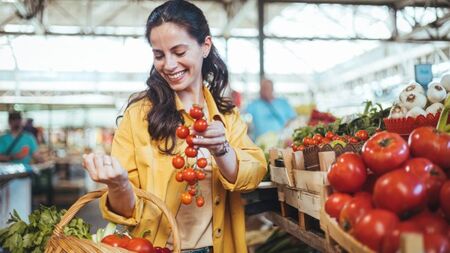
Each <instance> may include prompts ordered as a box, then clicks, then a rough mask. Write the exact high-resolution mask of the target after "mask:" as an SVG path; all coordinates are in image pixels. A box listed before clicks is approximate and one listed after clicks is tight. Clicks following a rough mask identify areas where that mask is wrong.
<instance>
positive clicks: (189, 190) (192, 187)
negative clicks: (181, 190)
mask: <svg viewBox="0 0 450 253" xmlns="http://www.w3.org/2000/svg"><path fill="white" fill-rule="evenodd" d="M188 192H189V194H191V195H192V196H195V195H197V188H196V187H195V186H194V185H191V186H189V189H188Z"/></svg>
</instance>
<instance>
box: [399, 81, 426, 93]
mask: <svg viewBox="0 0 450 253" xmlns="http://www.w3.org/2000/svg"><path fill="white" fill-rule="evenodd" d="M403 91H406V92H408V93H410V92H415V93H416V92H419V93H422V94H425V89H424V88H423V87H422V85H420V84H418V83H416V82H414V81H412V82H411V83H409V84H408V85H407V86H406V87H405V88H404V89H403Z"/></svg>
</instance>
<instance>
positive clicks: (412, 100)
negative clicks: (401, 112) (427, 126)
mask: <svg viewBox="0 0 450 253" xmlns="http://www.w3.org/2000/svg"><path fill="white" fill-rule="evenodd" d="M404 99H405V100H404V101H401V102H402V103H403V105H404V106H405V107H406V109H408V110H411V109H412V108H413V107H420V108H425V105H426V104H427V98H426V97H425V95H422V94H421V93H410V94H409V95H408V96H407V97H405V98H404Z"/></svg>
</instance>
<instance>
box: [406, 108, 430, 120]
mask: <svg viewBox="0 0 450 253" xmlns="http://www.w3.org/2000/svg"><path fill="white" fill-rule="evenodd" d="M426 114H427V113H426V112H425V111H424V110H423V109H422V108H420V107H417V106H416V107H414V108H412V109H411V110H409V111H408V112H407V113H406V118H409V117H411V118H416V117H418V116H420V115H423V116H426Z"/></svg>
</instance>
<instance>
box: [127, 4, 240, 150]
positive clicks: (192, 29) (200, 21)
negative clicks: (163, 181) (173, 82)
mask: <svg viewBox="0 0 450 253" xmlns="http://www.w3.org/2000/svg"><path fill="white" fill-rule="evenodd" d="M168 22H172V23H174V24H177V25H179V26H180V27H183V28H184V29H186V31H187V32H188V34H189V35H190V36H192V38H194V39H195V40H196V41H197V42H198V43H199V45H202V44H203V43H204V42H205V38H206V37H207V36H211V32H210V30H209V26H208V22H207V21H206V18H205V15H204V14H203V12H202V11H201V10H200V9H199V8H198V7H197V6H195V5H193V4H191V3H189V2H187V1H184V0H175V1H167V2H165V3H164V4H162V5H160V6H158V7H157V8H156V9H154V10H153V11H152V13H150V16H149V17H148V19H147V25H146V31H145V37H146V38H147V40H148V42H149V43H150V34H151V31H152V29H153V28H155V27H157V26H159V25H161V24H163V23H168ZM150 44H151V43H150ZM202 77H203V80H208V89H209V90H210V92H211V94H212V96H213V98H214V101H215V103H216V104H217V107H218V109H219V111H220V112H221V113H223V114H228V113H231V112H232V109H233V108H234V104H233V102H232V101H231V99H229V98H227V97H224V94H223V93H224V91H225V88H226V87H227V85H228V70H227V67H226V65H225V63H224V62H223V60H222V59H221V58H220V56H219V53H218V52H217V49H216V48H215V47H214V45H212V46H211V50H210V53H209V54H208V56H207V57H206V58H205V59H204V60H203V65H202ZM147 87H148V88H147V89H146V90H145V91H143V92H141V93H140V94H138V96H132V97H131V98H130V100H129V102H128V105H127V107H129V106H130V105H131V104H133V103H135V102H137V101H139V100H141V99H144V98H148V99H149V100H150V102H151V104H152V107H151V109H150V111H149V112H148V114H147V121H148V129H147V131H148V133H149V134H150V137H151V139H152V140H156V141H162V145H159V146H158V148H159V150H160V151H161V152H163V153H165V154H173V151H174V148H175V143H176V139H175V138H176V137H175V129H176V128H177V127H178V125H180V124H183V123H184V120H183V117H182V115H181V114H180V113H179V112H178V111H177V108H176V104H175V91H173V90H172V89H171V88H170V86H169V84H168V83H167V82H166V80H164V78H163V77H162V76H161V75H160V74H159V73H158V71H156V69H155V66H152V69H151V70H150V76H149V77H148V79H147Z"/></svg>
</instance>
